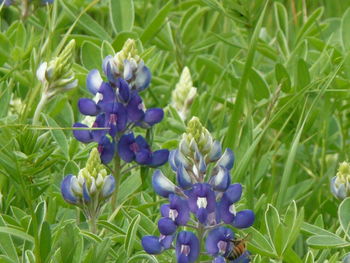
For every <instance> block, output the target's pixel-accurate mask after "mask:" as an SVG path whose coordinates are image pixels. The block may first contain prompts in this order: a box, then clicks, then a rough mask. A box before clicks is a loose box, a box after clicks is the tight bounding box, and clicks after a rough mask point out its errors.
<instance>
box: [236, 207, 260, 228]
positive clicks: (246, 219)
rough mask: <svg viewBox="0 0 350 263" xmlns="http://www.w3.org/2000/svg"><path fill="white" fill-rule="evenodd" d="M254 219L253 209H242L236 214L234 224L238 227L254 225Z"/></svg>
mask: <svg viewBox="0 0 350 263" xmlns="http://www.w3.org/2000/svg"><path fill="white" fill-rule="evenodd" d="M254 220H255V215H254V212H253V211H252V210H242V211H239V212H238V213H237V214H236V216H235V218H234V220H233V223H232V225H233V226H234V227H236V228H247V227H250V226H252V225H253V223H254Z"/></svg>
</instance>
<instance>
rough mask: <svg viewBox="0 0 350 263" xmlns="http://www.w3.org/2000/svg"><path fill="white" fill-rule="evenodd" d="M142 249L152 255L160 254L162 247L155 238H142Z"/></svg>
mask: <svg viewBox="0 0 350 263" xmlns="http://www.w3.org/2000/svg"><path fill="white" fill-rule="evenodd" d="M141 243H142V246H143V249H144V250H145V251H146V252H147V253H148V254H152V255H156V254H160V253H161V252H162V250H163V249H162V246H161V244H160V242H159V238H158V237H156V236H144V237H143V238H142V241H141Z"/></svg>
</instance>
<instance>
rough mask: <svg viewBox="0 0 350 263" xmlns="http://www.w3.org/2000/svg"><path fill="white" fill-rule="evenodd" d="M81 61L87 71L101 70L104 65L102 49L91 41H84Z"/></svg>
mask: <svg viewBox="0 0 350 263" xmlns="http://www.w3.org/2000/svg"><path fill="white" fill-rule="evenodd" d="M81 61H82V63H83V65H84V67H86V68H87V69H89V70H91V69H99V68H100V67H101V65H102V59H101V51H100V48H99V47H98V46H97V45H95V44H94V43H92V42H90V41H84V42H83V45H82V47H81Z"/></svg>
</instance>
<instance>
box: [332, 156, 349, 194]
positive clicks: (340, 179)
mask: <svg viewBox="0 0 350 263" xmlns="http://www.w3.org/2000/svg"><path fill="white" fill-rule="evenodd" d="M331 191H332V193H333V195H334V196H335V197H336V198H338V199H340V200H343V199H345V198H346V197H348V196H350V164H349V163H348V162H342V163H341V164H340V165H339V168H338V172H337V174H336V176H334V177H333V178H332V180H331Z"/></svg>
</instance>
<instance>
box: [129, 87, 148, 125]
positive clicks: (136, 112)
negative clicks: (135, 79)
mask: <svg viewBox="0 0 350 263" xmlns="http://www.w3.org/2000/svg"><path fill="white" fill-rule="evenodd" d="M127 111H128V119H129V121H131V122H140V121H142V120H143V117H144V115H145V113H144V111H143V105H142V99H141V97H140V96H139V95H137V94H135V93H133V95H132V96H131V99H130V101H129V103H128V105H127Z"/></svg>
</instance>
